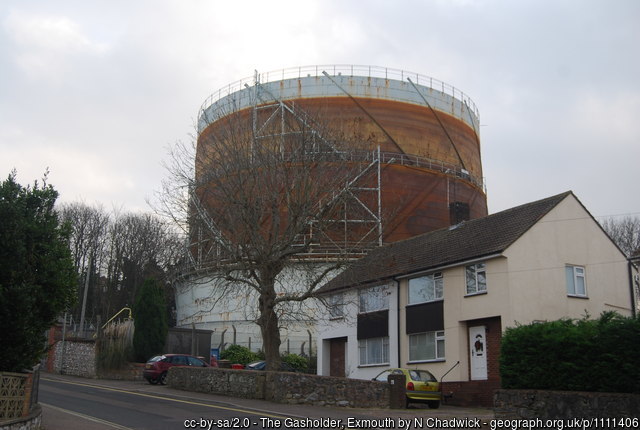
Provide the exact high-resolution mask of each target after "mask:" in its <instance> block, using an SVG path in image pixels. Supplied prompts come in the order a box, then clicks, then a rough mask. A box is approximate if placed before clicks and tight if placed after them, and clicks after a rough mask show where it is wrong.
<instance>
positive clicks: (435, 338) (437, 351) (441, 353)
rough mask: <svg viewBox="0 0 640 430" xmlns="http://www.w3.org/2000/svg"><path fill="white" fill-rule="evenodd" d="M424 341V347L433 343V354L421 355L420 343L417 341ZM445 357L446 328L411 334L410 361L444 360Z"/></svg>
mask: <svg viewBox="0 0 640 430" xmlns="http://www.w3.org/2000/svg"><path fill="white" fill-rule="evenodd" d="M419 341H423V343H424V345H425V346H424V348H428V347H427V345H428V344H429V343H431V349H432V351H433V356H431V355H426V354H425V355H423V356H421V355H419V350H418V348H419V345H416V342H419ZM425 351H426V349H425ZM444 359H445V336H444V330H437V331H427V332H423V333H415V334H410V335H409V363H419V362H426V361H443V360H444Z"/></svg>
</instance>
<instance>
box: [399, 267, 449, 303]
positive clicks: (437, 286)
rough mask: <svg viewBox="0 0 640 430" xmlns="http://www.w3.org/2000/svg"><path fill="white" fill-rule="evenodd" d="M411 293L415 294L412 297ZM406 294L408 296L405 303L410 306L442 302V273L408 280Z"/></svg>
mask: <svg viewBox="0 0 640 430" xmlns="http://www.w3.org/2000/svg"><path fill="white" fill-rule="evenodd" d="M423 290H425V291H423ZM411 291H416V293H415V294H413V295H412V294H411ZM407 294H408V296H409V297H408V298H407V303H408V304H410V305H415V304H418V303H428V302H435V301H438V300H442V299H443V298H444V278H443V277H442V272H435V273H431V274H429V275H425V276H420V277H418V278H411V279H409V287H408V288H407Z"/></svg>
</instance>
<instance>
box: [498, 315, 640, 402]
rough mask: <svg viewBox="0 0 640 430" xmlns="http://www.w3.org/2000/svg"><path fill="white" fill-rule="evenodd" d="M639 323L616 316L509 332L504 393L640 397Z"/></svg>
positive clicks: (503, 357) (563, 321)
mask: <svg viewBox="0 0 640 430" xmlns="http://www.w3.org/2000/svg"><path fill="white" fill-rule="evenodd" d="M638 357H640V319H639V318H626V317H622V316H620V315H618V314H616V313H613V312H605V313H603V314H602V315H601V316H600V318H599V319H597V320H589V319H588V317H585V318H583V319H580V320H571V319H561V320H558V321H551V322H545V323H533V324H529V325H520V326H517V327H512V328H508V329H507V330H506V331H505V334H504V336H503V338H502V347H501V354H500V374H501V378H502V386H503V387H504V388H522V389H546V390H572V391H601V392H626V393H640V370H639V369H640V368H639V367H638V366H637V358H638Z"/></svg>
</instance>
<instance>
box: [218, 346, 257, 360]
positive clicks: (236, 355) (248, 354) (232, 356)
mask: <svg viewBox="0 0 640 430" xmlns="http://www.w3.org/2000/svg"><path fill="white" fill-rule="evenodd" d="M220 358H221V359H222V360H229V361H231V363H238V364H249V363H251V362H252V361H258V360H259V359H260V358H259V356H258V354H256V353H255V352H252V351H251V350H250V349H249V348H247V347H246V346H242V345H231V346H230V347H229V348H227V349H225V350H224V351H222V353H221V354H220Z"/></svg>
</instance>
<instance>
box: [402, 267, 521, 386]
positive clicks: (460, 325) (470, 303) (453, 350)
mask: <svg viewBox="0 0 640 430" xmlns="http://www.w3.org/2000/svg"><path fill="white" fill-rule="evenodd" d="M480 261H483V262H485V263H486V269H487V293H486V294H476V295H469V296H467V295H466V282H465V267H464V266H458V267H452V268H448V269H443V270H435V271H437V272H442V276H443V280H444V329H445V360H444V361H430V362H422V363H415V362H409V337H408V335H406V312H405V306H406V305H407V302H408V284H409V281H408V280H407V279H402V280H401V281H400V342H401V346H400V364H401V366H403V367H410V368H419V369H427V370H429V371H430V372H432V373H433V374H434V375H435V376H436V377H437V378H438V379H440V378H441V377H442V375H444V374H445V373H446V372H448V371H449V370H451V369H452V368H453V369H452V370H451V371H450V372H449V373H448V374H447V376H446V378H445V381H468V380H469V349H468V346H467V342H468V336H467V330H468V328H467V325H466V323H465V321H467V320H474V319H480V318H488V317H494V316H500V315H501V314H502V312H503V311H504V308H505V306H507V305H508V297H509V289H508V276H507V274H506V259H505V258H503V257H494V258H492V259H491V260H479V261H478V262H480ZM427 273H433V272H425V274H427ZM457 361H460V364H458V365H457V366H456V367H453V366H454V365H455V364H456V362H457Z"/></svg>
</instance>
